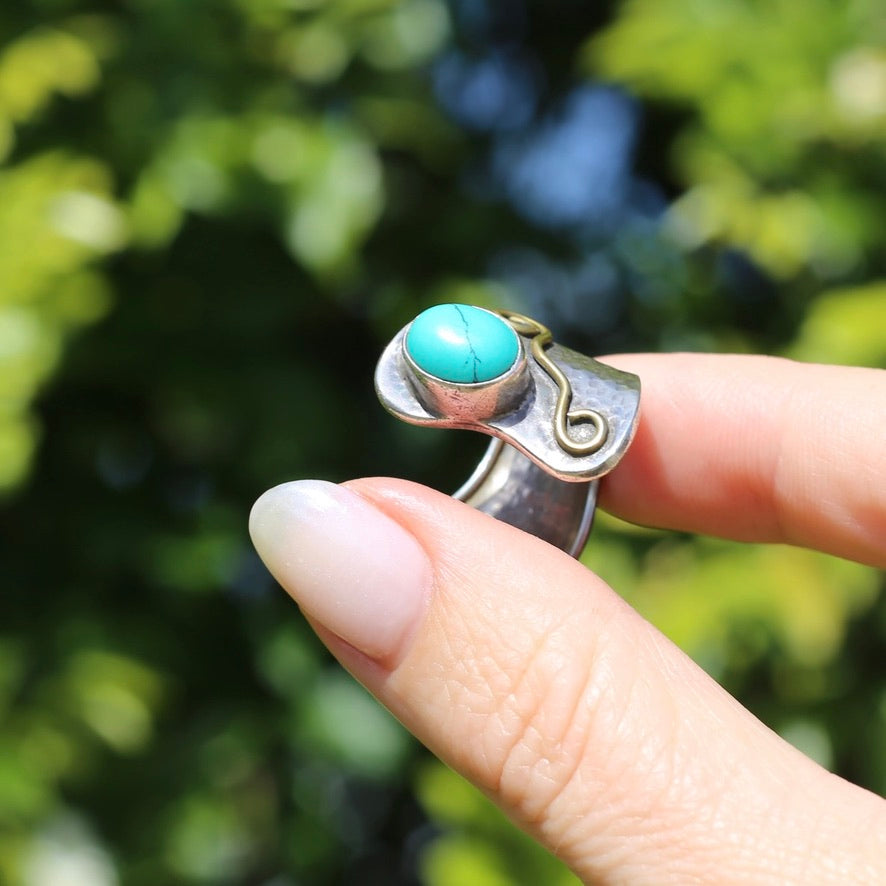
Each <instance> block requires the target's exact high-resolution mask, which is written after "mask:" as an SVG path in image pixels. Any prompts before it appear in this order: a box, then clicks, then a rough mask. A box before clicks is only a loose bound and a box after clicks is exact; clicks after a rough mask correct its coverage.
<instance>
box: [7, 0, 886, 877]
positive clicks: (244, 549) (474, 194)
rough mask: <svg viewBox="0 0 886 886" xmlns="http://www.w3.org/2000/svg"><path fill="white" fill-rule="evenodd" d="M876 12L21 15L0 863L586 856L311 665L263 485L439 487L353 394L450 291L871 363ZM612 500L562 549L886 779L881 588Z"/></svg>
mask: <svg viewBox="0 0 886 886" xmlns="http://www.w3.org/2000/svg"><path fill="white" fill-rule="evenodd" d="M884 28H886V20H884V18H883V15H882V11H881V9H880V4H879V3H878V2H877V0H858V2H853V3H851V4H840V3H831V2H828V0H814V2H811V3H810V2H807V0H778V2H774V3H739V2H734V0H626V2H623V3H613V4H602V5H601V4H584V5H582V4H560V3H555V4H553V6H552V5H551V4H550V3H545V4H542V3H539V2H525V3H523V2H520V3H512V4H506V5H505V6H501V7H499V6H496V5H495V4H475V3H467V2H462V0H451V2H449V3H444V2H442V0H328V2H324V0H254V2H253V0H223V2H214V3H209V2H191V3H180V2H175V0H162V2H157V0H151V2H147V0H133V2H130V3H128V4H123V5H121V4H99V5H98V6H96V5H95V4H86V3H84V2H82V0H27V2H22V3H17V4H7V5H6V6H5V7H4V8H3V9H2V11H0V35H2V36H0V493H3V494H4V496H5V502H6V505H7V506H6V507H5V509H4V511H3V512H2V513H0V564H2V575H0V585H2V588H3V594H2V604H0V605H2V615H3V617H2V621H0V623H2V631H0V722H2V728H0V880H2V881H3V882H4V883H5V882H8V883H11V884H14V886H16V884H22V886H44V884H45V883H51V882H57V881H59V880H60V879H61V878H62V877H65V878H67V879H66V882H81V883H89V884H90V886H105V884H108V886H112V884H115V883H117V882H125V883H127V884H135V886H139V884H145V886H147V884H151V886H153V884H156V883H164V884H171V886H178V884H182V886H186V884H199V883H275V884H278V883H279V884H295V883H341V882H344V883H360V884H366V886H372V884H376V883H378V884H381V883H384V884H386V886H388V884H392V883H403V884H414V883H417V882H425V883H428V884H433V886H463V884H465V883H481V882H482V883H488V884H498V883H502V884H504V883H507V884H520V883H527V882H529V883H546V884H547V883H550V884H557V883H564V884H566V883H571V882H574V878H573V877H572V876H571V875H570V874H569V873H567V872H566V871H565V870H564V869H563V867H562V866H561V865H560V864H559V863H558V862H557V861H556V860H555V859H553V858H552V857H551V856H549V855H548V854H547V853H545V852H543V851H542V850H540V849H538V848H537V847H536V846H535V845H534V844H532V843H531V841H529V839H528V838H527V837H525V836H524V835H522V834H521V833H519V832H517V831H515V830H514V829H513V828H512V826H511V825H510V824H508V823H507V822H506V821H505V820H504V819H503V818H502V816H501V815H500V814H499V813H498V812H497V811H496V810H494V809H493V807H492V806H491V804H490V803H489V802H488V800H486V799H485V798H483V797H481V796H480V795H479V794H478V793H477V792H476V791H474V789H473V788H471V787H470V786H469V785H467V784H466V783H465V782H464V781H463V780H461V779H460V777H459V776H457V775H455V774H454V773H452V772H450V771H449V770H447V769H445V768H444V767H443V766H442V765H440V764H438V763H436V762H433V761H431V760H429V759H428V758H427V757H426V756H421V752H420V751H419V750H418V749H417V748H416V747H415V745H414V743H413V742H412V741H411V739H409V737H408V736H407V735H406V733H405V732H404V731H403V729H402V728H401V727H400V726H399V725H398V724H397V723H396V722H395V721H394V720H393V719H392V718H391V717H390V715H388V714H387V713H386V712H384V711H383V710H382V709H381V708H379V706H378V705H377V704H376V703H375V702H374V701H373V700H371V699H370V697H369V696H368V695H367V694H366V693H365V692H364V691H363V690H362V689H361V688H360V687H358V686H357V685H356V684H354V683H353V682H351V681H350V678H348V677H347V676H346V675H344V674H343V673H342V672H341V671H340V670H339V669H338V668H337V667H336V666H334V665H332V664H331V663H330V662H329V659H328V657H327V656H326V655H325V653H324V652H323V651H322V650H321V647H320V645H319V642H318V641H317V640H316V639H315V638H314V637H313V636H312V634H311V633H310V630H309V629H308V628H307V626H306V624H305V623H304V622H303V621H302V620H301V619H299V617H298V615H297V613H296V612H295V610H294V609H293V607H292V606H291V603H290V602H289V601H288V600H287V599H285V598H284V597H283V595H282V594H280V593H279V592H278V590H277V589H276V588H275V587H274V586H273V582H272V581H271V579H270V577H269V576H268V575H267V573H266V572H265V571H264V569H263V567H262V566H261V565H260V563H259V562H258V561H257V559H256V558H255V555H254V554H253V553H252V552H251V548H250V546H249V543H248V539H247V538H246V533H245V518H246V513H247V511H248V508H249V504H250V503H251V501H252V500H253V499H254V498H255V496H256V494H257V493H258V492H260V491H261V489H262V488H264V487H265V486H267V485H270V484H271V483H275V482H279V481H282V480H285V479H290V478H292V477H298V476H319V477H325V478H330V479H336V480H338V479H344V478H346V477H349V476H353V475H355V474H366V473H378V474H385V473H387V474H395V475H403V476H409V477H411V478H413V479H418V480H421V481H424V482H428V483H432V484H434V485H436V486H438V487H440V488H444V489H450V488H455V487H456V486H457V484H458V482H459V481H460V480H461V479H462V478H463V476H465V475H466V473H467V472H468V470H469V469H470V467H471V465H472V463H473V461H474V460H475V459H476V456H477V454H479V452H480V451H481V449H482V443H478V444H477V445H476V446H475V449H474V450H472V449H471V446H470V444H469V443H468V442H467V441H464V440H461V439H455V440H453V437H459V436H460V435H452V434H442V435H435V434H434V433H433V432H430V431H426V430H417V429H414V428H410V427H406V426H403V425H400V424H398V423H396V422H394V421H393V420H390V419H389V418H388V417H386V416H385V415H384V414H383V413H382V412H381V410H380V409H379V408H378V406H377V403H376V401H375V397H374V394H373V391H372V382H371V378H372V368H373V365H374V362H375V359H376V356H377V353H378V351H379V349H380V347H381V346H382V344H383V343H384V342H385V341H386V340H387V338H388V337H389V336H390V335H391V334H393V332H395V331H396V329H397V328H399V327H400V326H401V325H402V324H404V323H405V322H407V321H408V320H409V319H410V318H411V317H412V316H413V315H414V314H415V313H416V312H417V311H418V310H420V309H421V308H422V307H424V306H427V305H428V304H431V303H434V302H437V301H453V300H454V301H468V302H473V303H476V304H481V305H488V306H495V305H497V304H507V305H508V306H510V307H514V308H517V309H523V310H526V311H527V312H529V313H532V314H536V315H538V316H539V317H540V318H541V319H544V320H545V321H546V322H548V323H549V324H550V325H551V326H552V328H554V329H555V331H556V334H557V336H558V338H561V339H562V340H564V341H567V343H569V344H570V345H573V346H575V347H577V348H579V349H581V350H586V351H589V352H612V351H616V350H620V349H640V348H649V349H678V348H689V349H696V348H705V349H710V350H738V351H764V352H770V353H784V354H787V355H789V356H793V357H795V358H798V359H802V360H810V361H830V362H836V363H862V364H866V365H871V366H881V367H882V366H886V333H884V329H886V289H884V283H883V281H884V280H886V260H884V252H883V248H882V239H883V230H882V219H883V217H884V212H886V206H884V197H883V195H884V193H886V190H884V186H886V178H884V170H886V156H884V153H886V152H884V143H886V142H884V130H886V54H884V49H883V46H884V37H886V32H884ZM590 78H602V82H600V81H598V80H597V79H590ZM598 524H599V525H598V527H597V529H596V530H595V535H594V542H593V544H592V545H591V546H590V547H589V548H588V550H587V552H586V554H585V556H584V562H585V563H587V564H588V565H589V566H590V567H591V568H593V569H595V570H596V571H597V572H599V573H600V574H601V575H602V576H603V577H604V578H606V579H607V580H608V581H610V582H611V583H612V584H613V586H614V587H616V588H617V589H619V590H620V591H621V592H623V593H624V594H625V596H626V597H627V598H628V599H629V600H630V602H631V603H632V604H633V605H635V606H636V607H637V608H638V609H640V611H641V612H643V613H644V614H645V615H646V617H648V618H650V619H651V620H653V621H654V622H655V623H656V624H657V625H659V626H660V627H661V628H662V629H663V630H664V631H665V632H666V633H668V634H669V635H670V636H671V637H673V638H674V639H675V640H676V641H677V642H678V643H680V645H681V646H683V648H684V649H686V650H687V651H688V652H689V653H690V654H691V655H693V656H695V657H696V659H697V660H698V661H700V662H701V663H702V664H703V665H704V666H705V667H707V668H708V670H709V671H710V672H711V673H713V674H714V675H715V676H716V677H717V678H718V679H719V680H721V681H722V682H723V683H724V685H726V686H727V688H729V689H730V690H731V691H732V692H734V693H735V694H736V695H737V696H738V697H739V698H740V700H741V701H742V702H743V703H745V704H747V705H749V706H750V707H751V708H752V710H754V711H755V712H757V713H759V714H760V715H761V716H762V717H763V718H764V719H765V720H766V722H767V723H769V724H771V725H772V726H773V728H775V729H777V730H778V731H780V732H781V733H782V734H783V735H784V736H785V737H786V738H787V739H788V740H789V741H792V742H794V743H795V744H796V745H797V746H799V747H800V748H801V749H803V750H804V751H805V752H807V753H809V754H811V755H812V756H814V757H815V758H816V759H818V760H820V761H821V762H822V763H823V764H825V765H831V766H833V768H834V769H835V770H836V771H838V772H840V773H841V774H843V775H846V776H847V777H850V778H853V779H855V780H857V781H859V782H861V783H863V784H865V785H867V786H869V787H871V788H873V789H876V790H886V751H884V749H886V683H884V679H883V674H882V666H881V664H882V644H883V643H884V642H886V603H884V595H883V594H882V576H880V575H878V574H876V573H875V572H873V571H872V570H867V569H864V568H861V567H858V566H855V565H853V564H849V563H845V562H842V561H837V560H834V559H832V558H827V557H823V556H820V555H816V554H812V553H809V552H804V551H799V550H795V549H791V548H782V547H778V548H763V547H759V546H740V545H730V544H727V543H725V542H719V541H710V540H700V539H694V538H687V537H681V536H674V535H672V534H671V535H664V534H662V533H657V532H654V531H651V530H644V529H638V528H637V527H629V526H625V525H624V524H620V523H619V522H618V521H615V520H613V519H611V518H606V517H605V516H602V515H601V517H600V518H599V520H598ZM134 798H136V799H134ZM62 872H63V873H62ZM78 878H79V879H78Z"/></svg>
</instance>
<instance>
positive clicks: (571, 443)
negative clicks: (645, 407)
mask: <svg viewBox="0 0 886 886" xmlns="http://www.w3.org/2000/svg"><path fill="white" fill-rule="evenodd" d="M498 313H499V314H500V315H501V316H502V317H504V319H505V320H507V321H508V323H510V324H511V326H512V327H513V328H514V330H515V331H516V332H517V333H518V334H519V335H524V336H526V337H527V338H528V339H530V341H531V342H532V344H531V346H530V349H531V351H532V356H533V358H534V359H535V362H536V363H538V365H539V366H541V368H542V369H544V371H545V372H546V373H547V374H548V375H549V376H550V377H551V378H552V379H553V380H554V383H555V384H556V385H557V389H558V393H557V405H556V408H555V410H554V422H553V424H554V437H555V439H556V440H557V444H558V445H559V446H560V448H561V449H563V450H564V451H566V452H568V453H569V454H570V455H579V456H581V455H590V454H591V453H592V452H596V451H597V450H598V449H599V448H600V447H601V446H602V445H603V444H604V443H605V442H606V437H607V436H608V435H609V428H608V426H607V424H606V419H604V418H603V416H602V415H600V413H599V412H595V411H594V410H593V409H571V410H570V408H569V407H570V405H571V404H572V385H571V384H570V383H569V379H568V378H566V376H565V375H564V373H563V370H562V369H560V367H559V366H558V365H557V364H556V363H555V362H554V361H553V360H552V359H551V358H550V357H549V356H548V355H547V354H546V353H545V348H546V347H547V346H548V345H551V344H553V342H554V336H553V335H552V334H551V330H550V329H548V328H547V326H543V325H542V324H541V323H539V322H538V321H537V320H532V319H531V318H529V317H524V316H523V314H516V313H514V312H513V311H499V312H498ZM579 422H590V423H591V424H592V425H593V426H594V434H593V436H592V437H591V438H590V439H589V440H583V441H581V442H578V441H576V440H573V439H572V437H570V436H569V428H570V426H571V425H576V424H578V423H579Z"/></svg>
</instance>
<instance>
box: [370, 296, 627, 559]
mask: <svg viewBox="0 0 886 886" xmlns="http://www.w3.org/2000/svg"><path fill="white" fill-rule="evenodd" d="M454 307H459V306H454ZM462 307H464V306H462ZM470 310H473V311H476V310H478V309H476V308H470ZM488 313H492V314H494V315H495V316H497V317H500V318H501V319H502V320H503V321H504V322H506V323H508V324H509V325H510V327H511V328H512V329H513V330H514V331H515V332H516V334H517V336H518V337H519V343H520V352H519V356H518V359H517V360H515V361H514V363H513V365H512V367H511V368H510V369H509V370H507V371H506V372H504V373H502V374H501V375H500V376H498V377H496V378H493V379H491V380H488V381H484V382H480V383H475V382H468V383H465V382H451V381H447V380H446V379H443V378H439V377H437V376H434V375H432V374H429V373H428V372H426V371H425V370H424V369H423V368H422V366H421V365H418V364H417V363H416V361H415V360H414V359H412V356H411V355H410V353H409V351H408V349H407V345H406V336H407V334H408V333H409V329H410V325H411V324H410V325H407V326H406V327H404V328H403V329H402V330H401V331H400V332H399V333H398V334H397V335H396V336H395V337H394V338H393V340H392V341H391V342H390V344H389V345H388V346H387V348H386V349H385V351H384V353H383V354H382V357H381V359H380V360H379V364H378V368H377V370H376V375H375V385H376V391H377V393H378V396H379V399H380V401H381V403H382V404H383V405H384V407H385V408H386V409H387V410H388V411H389V412H391V413H392V414H393V415H395V416H397V417H398V418H400V419H402V420H404V421H407V422H410V423H412V424H417V425H425V426H430V427H445V428H459V429H464V430H475V431H479V432H481V433H484V434H488V435H490V436H491V437H493V440H492V441H491V443H490V446H489V448H488V449H487V451H486V453H485V455H484V456H483V458H482V459H481V461H480V463H479V464H478V465H477V468H476V469H475V471H474V473H473V474H472V475H471V477H470V478H469V479H468V480H467V482H466V483H465V484H464V485H463V486H462V487H461V488H460V489H459V490H458V491H457V492H456V493H455V495H454V497H455V498H458V499H460V500H462V501H465V502H467V503H468V504H470V505H472V506H473V507H475V508H477V509H479V510H481V511H484V512H485V513H487V514H490V515H491V516H493V517H495V518H497V519H499V520H502V521H503V522H505V523H509V524H511V525H512V526H516V527H518V528H520V529H523V530H525V531H526V532H529V533H531V534H533V535H535V536H538V537H539V538H542V539H544V540H545V541H547V542H549V543H550V544H553V545H555V546H556V547H558V548H560V549H561V550H564V551H566V552H567V553H568V554H570V555H571V556H574V557H577V556H578V555H579V554H580V553H581V550H582V548H583V547H584V545H585V542H586V540H587V537H588V534H589V532H590V529H591V525H592V522H593V516H594V509H595V506H596V500H597V489H598V485H599V484H598V480H599V478H600V477H602V476H603V475H604V474H606V473H608V472H609V471H610V470H612V468H613V467H615V465H616V464H617V463H618V461H619V460H620V459H621V457H622V456H623V455H624V453H625V451H626V450H627V448H628V446H629V445H630V443H631V440H632V438H633V435H634V432H635V430H636V426H637V420H638V411H639V399H640V380H639V378H637V376H635V375H632V374H630V373H626V372H622V371H620V370H617V369H614V368H613V367H611V366H607V365H605V364H603V363H599V362H598V361H596V360H593V359H591V358H590V357H586V356H585V355H583V354H579V353H578V352H576V351H572V350H570V349H568V348H565V347H562V346H561V345H558V344H556V343H555V342H553V340H552V338H551V334H550V332H549V331H548V330H547V328H546V327H545V326H543V325H542V324H540V323H538V322H537V321H535V320H531V319H529V318H527V317H524V316H522V315H520V314H515V313H513V312H501V313H498V312H488ZM469 344H470V343H469ZM472 353H473V351H472Z"/></svg>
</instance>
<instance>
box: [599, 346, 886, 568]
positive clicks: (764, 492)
mask: <svg viewBox="0 0 886 886" xmlns="http://www.w3.org/2000/svg"><path fill="white" fill-rule="evenodd" d="M603 359H604V361H605V362H606V363H611V364H612V365H613V366H616V367H617V368H619V369H625V370H627V371H629V372H634V373H636V374H637V375H639V376H640V378H641V379H642V383H643V394H642V400H641V412H640V424H639V427H638V430H637V436H636V438H635V440H634V442H633V444H632V445H631V448H630V449H629V450H628V453H627V455H626V456H625V457H624V460H623V461H622V462H621V464H620V465H619V466H618V468H617V469H616V470H615V471H613V472H612V474H610V475H609V476H608V477H606V479H605V480H604V482H603V484H602V489H601V504H602V505H603V507H605V508H606V509H607V510H609V511H611V512H612V513H613V514H616V515H617V516H619V517H622V518H624V519H626V520H629V521H631V522H635V523H641V524H644V525H650V526H660V527H667V528H673V529H681V530H687V531H691V532H702V533H706V534H709V535H718V536H722V537H725V538H732V539H736V540H739V541H767V542H786V543H789V544H796V545H803V546H806V547H811V548H816V549H818V550H820V551H825V552H828V553H831V554H836V555H838V556H841V557H847V558H850V559H853V560H857V561H859V562H862V563H868V564H870V565H872V566H886V372H884V371H883V370H879V369H859V368H854V367H842V366H840V367H837V366H821V365H816V364H803V363H795V362H792V361H790V360H782V359H779V358H774V357H756V356H732V355H706V354H630V355H628V354H625V355H619V356H616V357H611V358H610V357H606V358H603Z"/></svg>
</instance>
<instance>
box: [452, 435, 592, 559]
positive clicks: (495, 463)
mask: <svg viewBox="0 0 886 886" xmlns="http://www.w3.org/2000/svg"><path fill="white" fill-rule="evenodd" d="M598 485H599V484H598V482H597V481H596V480H592V481H591V482H589V483H564V482H563V481H562V480H558V479H557V478H556V477H554V476H553V475H552V474H548V473H546V472H545V471H543V470H542V469H541V468H540V467H539V466H538V465H537V464H535V462H533V461H530V460H529V459H528V458H526V456H525V455H523V454H522V453H520V452H518V451H517V450H516V449H514V448H513V447H512V446H507V445H506V444H505V443H504V442H502V441H501V440H499V439H497V438H493V439H492V440H490V441H489V448H488V449H487V450H486V453H485V454H484V456H483V458H482V459H481V461H480V463H479V464H478V465H477V468H476V470H475V471H474V473H473V474H471V476H470V477H469V478H468V480H467V481H466V482H465V484H464V485H463V486H462V487H461V488H460V489H459V490H458V491H457V492H454V493H453V498H457V499H459V500H460V501H464V502H467V503H468V504H469V505H472V506H473V507H475V508H477V510H478V511H483V513H485V514H489V515H490V516H492V517H495V518H497V519H499V520H501V521H502V522H504V523H509V524H510V525H511V526H516V527H517V528H518V529H523V530H524V531H525V532H529V533H531V534H532V535H535V536H537V537H538V538H541V539H544V541H546V542H549V543H550V544H552V545H555V546H556V547H558V548H560V549H561V550H564V551H566V553H567V554H569V555H570V556H572V557H577V556H578V555H579V554H580V553H581V552H582V549H583V548H584V546H585V542H586V541H587V539H588V534H589V533H590V531H591V526H592V524H593V522H594V507H595V505H596V504H597V487H598Z"/></svg>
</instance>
